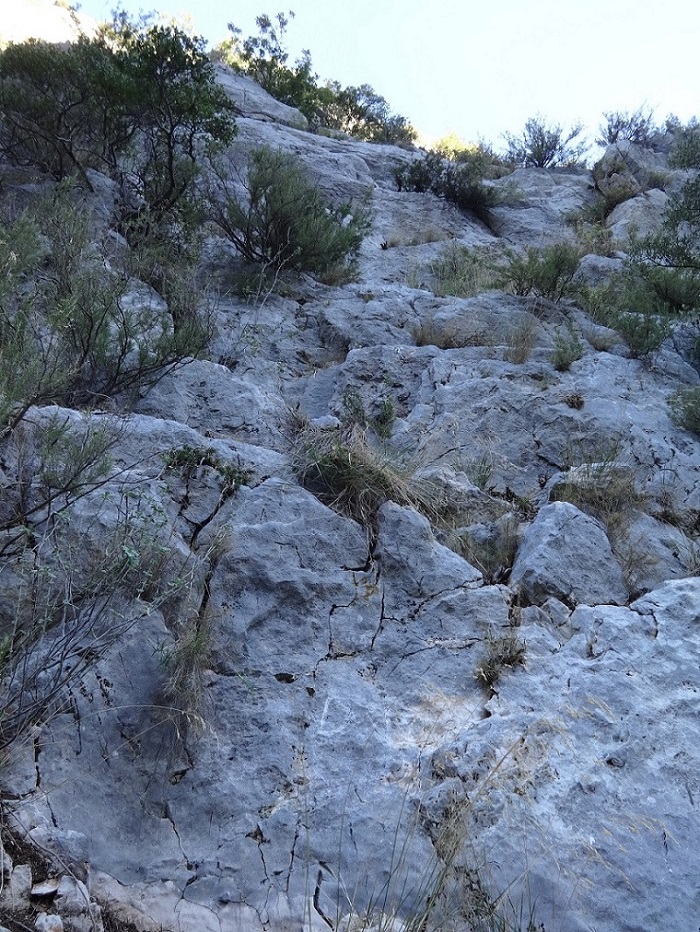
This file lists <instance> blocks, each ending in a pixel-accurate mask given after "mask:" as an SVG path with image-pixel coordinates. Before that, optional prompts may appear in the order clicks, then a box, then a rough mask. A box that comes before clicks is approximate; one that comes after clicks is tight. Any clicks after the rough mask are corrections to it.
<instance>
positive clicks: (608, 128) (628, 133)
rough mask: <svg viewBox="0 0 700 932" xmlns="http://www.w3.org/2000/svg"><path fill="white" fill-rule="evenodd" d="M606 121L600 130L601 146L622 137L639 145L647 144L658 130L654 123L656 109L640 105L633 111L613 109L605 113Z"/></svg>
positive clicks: (612, 142)
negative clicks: (648, 108)
mask: <svg viewBox="0 0 700 932" xmlns="http://www.w3.org/2000/svg"><path fill="white" fill-rule="evenodd" d="M603 116H604V117H605V123H604V124H603V125H601V126H600V128H599V130H598V133H599V135H598V137H597V139H596V143H597V144H598V145H599V146H609V145H614V144H615V143H616V142H619V141H620V140H621V139H623V140H627V141H628V142H632V143H634V144H635V145H638V146H647V145H648V144H649V142H650V140H651V136H652V135H653V133H655V132H656V131H657V127H656V126H655V125H654V111H653V110H647V109H646V108H645V107H639V108H638V109H637V110H635V111H633V112H631V113H630V112H629V111H626V110H625V111H621V110H616V111H611V112H610V113H604V114H603Z"/></svg>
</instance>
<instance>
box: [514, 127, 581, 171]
mask: <svg viewBox="0 0 700 932" xmlns="http://www.w3.org/2000/svg"><path fill="white" fill-rule="evenodd" d="M582 132H583V124H582V123H576V124H575V125H574V126H573V127H572V128H571V129H569V130H564V129H562V127H561V126H560V125H559V124H558V123H555V124H547V123H546V122H545V120H544V118H543V117H541V116H539V115H538V116H536V117H532V118H531V119H529V120H527V122H526V123H525V128H524V129H523V131H522V133H521V134H520V135H519V136H514V135H512V134H511V133H506V134H505V140H506V143H507V150H506V153H505V156H504V158H505V160H506V161H507V162H510V163H511V164H513V165H519V166H522V167H523V168H556V167H559V166H563V167H565V168H580V167H582V166H583V165H584V164H585V159H584V155H585V152H586V150H587V148H588V144H587V142H586V141H585V140H580V139H579V137H580V135H581V133H582Z"/></svg>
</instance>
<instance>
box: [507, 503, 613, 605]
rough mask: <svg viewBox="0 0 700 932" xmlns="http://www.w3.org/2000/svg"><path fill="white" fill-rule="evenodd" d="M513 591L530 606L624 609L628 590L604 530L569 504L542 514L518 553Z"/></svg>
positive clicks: (557, 505)
mask: <svg viewBox="0 0 700 932" xmlns="http://www.w3.org/2000/svg"><path fill="white" fill-rule="evenodd" d="M510 585H511V586H514V587H516V588H517V589H518V590H519V592H520V596H521V598H522V599H524V600H525V601H526V602H529V603H534V604H536V605H541V604H542V603H543V602H545V601H546V600H547V599H548V598H551V597H554V598H557V599H560V600H563V601H566V602H570V603H574V604H576V603H579V602H583V603H585V604H586V605H598V604H600V603H606V604H614V605H621V604H624V603H625V602H627V600H628V598H629V590H628V588H627V586H626V584H625V580H624V578H623V575H622V568H621V566H620V564H619V563H618V561H617V559H616V557H615V555H614V554H613V552H612V549H611V547H610V543H609V541H608V538H607V536H606V534H605V531H604V530H603V528H602V527H601V526H600V524H598V522H597V521H595V520H593V518H590V517H589V516H588V515H585V514H584V513H583V512H582V511H579V510H578V508H576V507H574V505H571V504H569V503H568V502H553V503H552V504H551V505H545V507H544V508H542V509H540V511H539V512H538V514H537V517H536V518H535V520H534V521H533V522H532V524H531V525H530V526H529V527H528V529H527V530H526V532H525V534H524V536H523V540H522V544H521V545H520V548H519V550H518V555H517V557H516V560H515V563H514V565H513V569H512V572H511V574H510Z"/></svg>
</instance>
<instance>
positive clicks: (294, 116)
mask: <svg viewBox="0 0 700 932" xmlns="http://www.w3.org/2000/svg"><path fill="white" fill-rule="evenodd" d="M214 77H215V81H216V83H217V84H218V85H220V86H221V87H222V88H223V89H224V90H225V91H226V93H227V95H228V96H229V97H230V98H231V100H232V101H233V102H234V104H235V105H236V109H237V111H238V112H239V113H240V114H241V115H243V116H245V117H247V118H249V119H253V120H265V121H271V122H275V123H285V124H287V125H288V126H294V127H296V128H297V129H306V128H307V127H308V120H307V119H306V117H305V116H304V114H303V113H301V111H299V110H297V109H296V107H289V106H287V104H283V103H282V102H281V101H279V100H277V99H276V98H274V97H272V96H271V95H270V94H268V93H267V91H265V90H263V88H262V87H261V86H260V85H259V84H258V83H257V82H256V81H254V80H253V79H252V78H249V77H248V76H247V75H244V74H238V73H237V72H236V71H234V70H233V68H231V67H229V66H228V65H224V64H223V63H222V62H217V63H216V65H215V66H214Z"/></svg>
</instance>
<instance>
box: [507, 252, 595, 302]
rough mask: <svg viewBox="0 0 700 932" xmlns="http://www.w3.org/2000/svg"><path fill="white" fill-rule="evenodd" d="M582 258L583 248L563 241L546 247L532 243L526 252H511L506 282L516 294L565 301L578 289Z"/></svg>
mask: <svg viewBox="0 0 700 932" xmlns="http://www.w3.org/2000/svg"><path fill="white" fill-rule="evenodd" d="M580 259H581V253H580V250H579V249H578V248H577V247H576V246H572V245H571V244H570V243H563V242H562V243H554V244H553V245H552V246H545V247H544V248H542V249H538V248H537V247H534V246H530V247H529V248H528V249H527V250H526V251H525V252H524V253H522V254H518V253H515V252H510V253H509V257H508V262H507V263H506V265H505V266H503V275H504V278H503V283H504V284H507V285H509V286H510V288H511V289H512V290H513V292H514V293H515V294H516V295H520V296H525V295H530V294H532V295H534V296H535V297H537V298H548V299H549V300H551V301H561V299H562V298H564V297H566V296H568V295H571V294H573V293H574V291H575V288H574V285H573V278H574V275H575V274H576V270H577V269H578V264H579V261H580Z"/></svg>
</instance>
